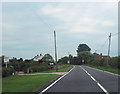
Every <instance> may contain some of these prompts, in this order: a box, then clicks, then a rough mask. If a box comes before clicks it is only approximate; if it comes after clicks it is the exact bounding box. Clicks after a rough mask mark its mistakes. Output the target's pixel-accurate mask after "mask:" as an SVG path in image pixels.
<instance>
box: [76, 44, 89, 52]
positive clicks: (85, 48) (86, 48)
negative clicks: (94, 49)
mask: <svg viewBox="0 0 120 94" xmlns="http://www.w3.org/2000/svg"><path fill="white" fill-rule="evenodd" d="M83 51H91V48H90V47H89V46H88V45H86V44H79V46H78V49H77V53H79V52H83Z"/></svg>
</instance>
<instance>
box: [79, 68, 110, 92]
mask: <svg viewBox="0 0 120 94" xmlns="http://www.w3.org/2000/svg"><path fill="white" fill-rule="evenodd" d="M80 67H81V66H80ZM81 68H82V69H83V70H84V71H85V72H86V74H87V75H89V76H90V78H91V79H92V80H93V81H95V82H96V83H97V85H98V86H99V87H100V88H101V89H102V90H103V91H104V92H105V93H106V94H109V93H108V91H107V90H106V89H105V88H104V87H103V86H102V85H101V84H100V83H99V82H98V81H97V80H95V78H94V77H92V75H91V74H90V73H88V72H87V71H86V70H85V69H84V68H83V67H81Z"/></svg>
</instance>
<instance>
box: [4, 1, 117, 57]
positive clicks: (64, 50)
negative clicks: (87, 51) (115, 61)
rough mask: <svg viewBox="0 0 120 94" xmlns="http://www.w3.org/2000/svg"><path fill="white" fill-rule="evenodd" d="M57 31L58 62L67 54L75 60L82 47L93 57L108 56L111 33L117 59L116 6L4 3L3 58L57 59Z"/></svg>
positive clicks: (100, 3) (77, 3) (114, 54)
mask: <svg viewBox="0 0 120 94" xmlns="http://www.w3.org/2000/svg"><path fill="white" fill-rule="evenodd" d="M54 30H55V31H56V35H57V55H58V59H59V58H61V57H63V56H68V54H72V55H73V56H76V54H77V53H76V50H77V47H78V45H79V44H87V45H88V46H89V47H90V48H91V52H92V53H93V52H95V51H96V50H97V53H103V55H107V51H108V40H107V39H108V37H109V34H110V32H111V33H112V35H114V36H112V40H111V52H110V56H117V55H118V36H117V34H116V33H118V7H117V3H113V2H112V3H111V2H16V3H15V2H10V3H8V2H4V3H2V31H3V32H2V54H3V55H5V56H8V57H10V58H12V57H17V58H21V57H22V58H24V59H30V58H33V57H34V56H35V55H37V54H42V55H44V54H47V53H49V54H51V55H52V56H53V57H54V37H53V32H54ZM115 34H116V35H115ZM106 40H107V41H106ZM105 41H106V43H105ZM104 43H105V44H104Z"/></svg>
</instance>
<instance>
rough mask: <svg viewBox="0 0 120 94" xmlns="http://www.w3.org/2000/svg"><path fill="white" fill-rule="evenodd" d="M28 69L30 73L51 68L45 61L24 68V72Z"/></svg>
mask: <svg viewBox="0 0 120 94" xmlns="http://www.w3.org/2000/svg"><path fill="white" fill-rule="evenodd" d="M28 69H29V72H30V73H32V72H41V71H45V70H48V69H51V66H50V65H48V64H46V63H41V64H38V65H34V66H30V67H29V68H27V69H26V70H24V73H27V70H28Z"/></svg>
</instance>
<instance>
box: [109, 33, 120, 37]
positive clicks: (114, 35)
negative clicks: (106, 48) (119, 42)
mask: <svg viewBox="0 0 120 94" xmlns="http://www.w3.org/2000/svg"><path fill="white" fill-rule="evenodd" d="M119 33H120V32H118V33H115V34H112V35H111V36H116V35H118V34H119Z"/></svg>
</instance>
